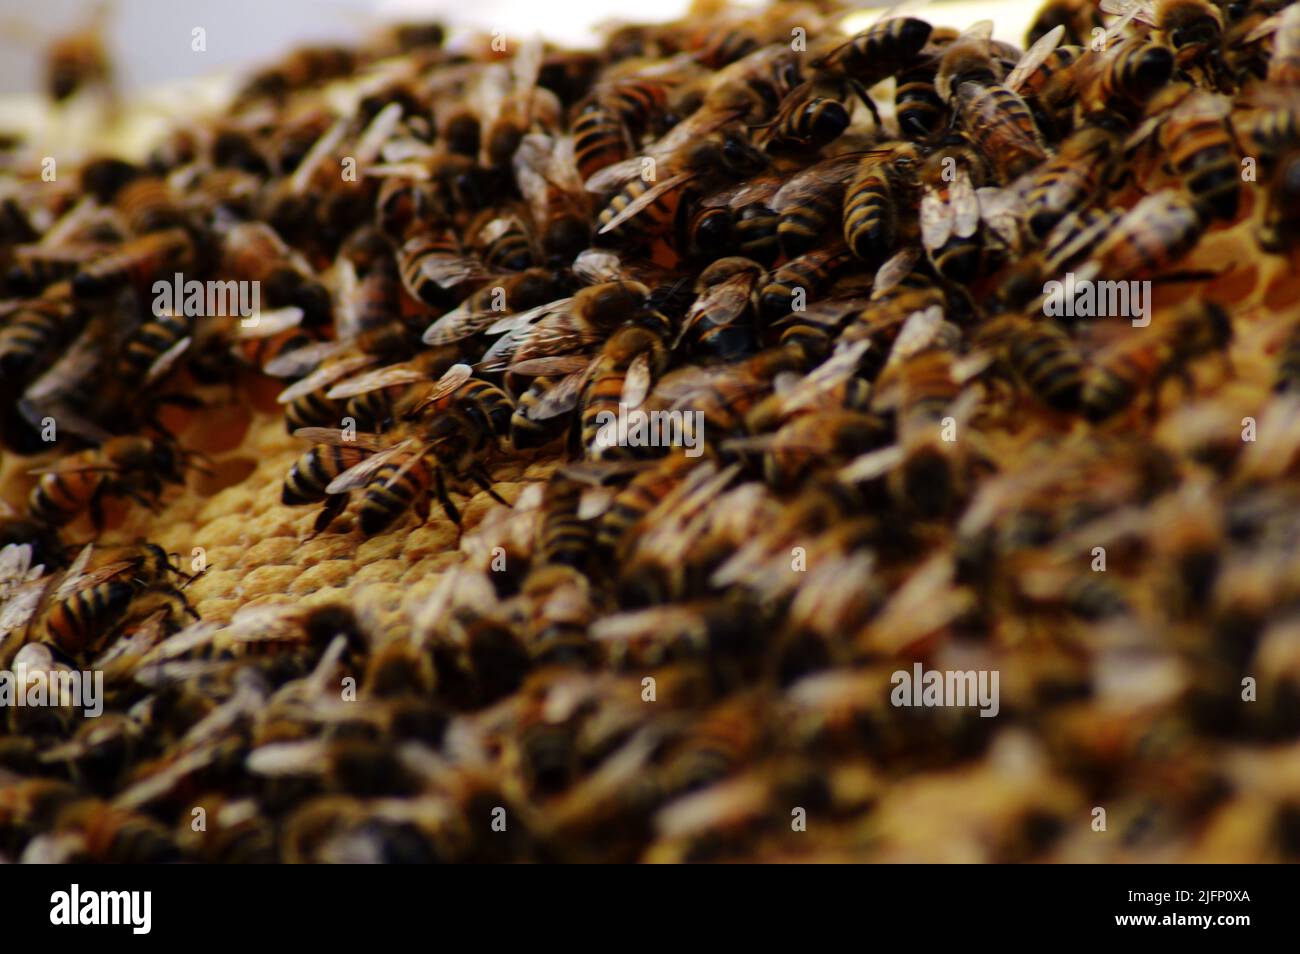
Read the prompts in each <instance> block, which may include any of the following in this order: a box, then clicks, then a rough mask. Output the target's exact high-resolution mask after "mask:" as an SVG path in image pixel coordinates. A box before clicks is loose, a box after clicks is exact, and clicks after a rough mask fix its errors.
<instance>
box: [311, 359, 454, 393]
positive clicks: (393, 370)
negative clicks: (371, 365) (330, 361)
mask: <svg viewBox="0 0 1300 954" xmlns="http://www.w3.org/2000/svg"><path fill="white" fill-rule="evenodd" d="M427 380H429V376H428V375H427V374H425V373H424V372H423V371H421V370H420V369H419V368H418V367H414V366H412V364H411V363H410V362H405V361H404V362H402V363H400V364H390V365H388V366H387V367H384V368H375V369H374V370H373V371H366V372H364V373H363V374H358V375H357V376H356V377H354V378H348V379H347V380H346V381H344V382H343V383H341V384H336V385H334V387H332V388H330V389H329V390H328V391H326V392H325V396H326V397H327V398H332V399H334V400H336V401H337V400H342V399H343V398H350V397H356V396H357V395H358V394H369V393H370V392H371V391H381V390H383V389H384V388H392V387H397V386H399V385H403V384H419V383H420V382H422V381H427Z"/></svg>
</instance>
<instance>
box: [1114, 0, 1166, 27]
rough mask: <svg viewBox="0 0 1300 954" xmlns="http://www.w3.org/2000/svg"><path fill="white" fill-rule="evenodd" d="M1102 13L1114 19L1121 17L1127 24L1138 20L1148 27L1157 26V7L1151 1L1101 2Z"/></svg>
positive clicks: (1122, 0) (1120, 0)
mask: <svg viewBox="0 0 1300 954" xmlns="http://www.w3.org/2000/svg"><path fill="white" fill-rule="evenodd" d="M1101 12H1102V13H1106V14H1109V15H1110V16H1113V17H1121V18H1122V19H1123V22H1124V23H1125V24H1127V23H1128V22H1129V20H1132V19H1137V20H1139V21H1141V22H1142V23H1145V24H1146V25H1147V26H1156V25H1157V22H1158V18H1157V16H1156V6H1155V4H1154V3H1151V2H1150V0H1101Z"/></svg>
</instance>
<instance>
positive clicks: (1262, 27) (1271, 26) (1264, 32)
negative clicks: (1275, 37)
mask: <svg viewBox="0 0 1300 954" xmlns="http://www.w3.org/2000/svg"><path fill="white" fill-rule="evenodd" d="M1288 13H1289V15H1290V16H1291V17H1292V18H1293V19H1294V18H1296V17H1298V16H1300V14H1298V13H1297V12H1296V11H1295V8H1294V7H1287V8H1286V10H1283V11H1282V12H1281V13H1274V14H1273V15H1272V16H1270V17H1266V18H1265V19H1263V20H1261V21H1260V22H1259V23H1258V24H1257V25H1256V26H1255V28H1254V29H1253V30H1251V31H1250V32H1249V33H1247V34H1246V35H1245V36H1244V37H1242V39H1241V43H1242V45H1243V46H1249V45H1250V44H1251V43H1257V42H1258V41H1260V40H1262V39H1264V37H1266V36H1268V35H1269V34H1271V33H1276V32H1277V30H1278V28H1279V27H1280V26H1281V25H1282V17H1283V16H1285V15H1288Z"/></svg>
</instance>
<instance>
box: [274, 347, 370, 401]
mask: <svg viewBox="0 0 1300 954" xmlns="http://www.w3.org/2000/svg"><path fill="white" fill-rule="evenodd" d="M378 360H379V359H378V358H377V357H376V356H375V355H370V354H356V355H349V356H348V357H344V358H339V359H338V360H336V361H331V362H329V363H328V364H326V365H323V366H321V367H319V368H317V369H316V370H315V371H313V372H312V373H311V374H309V375H307V377H305V378H303V379H302V380H301V381H295V382H294V383H293V384H291V385H289V386H288V387H287V388H285V389H284V390H283V391H281V392H280V393H279V395H278V396H277V397H276V401H277V402H279V403H280V404H289V403H291V402H293V401H296V400H298V398H300V397H305V396H306V395H308V394H311V393H312V392H313V391H319V390H321V389H322V388H324V387H325V386H326V385H327V384H332V383H333V382H335V381H337V380H338V379H339V378H345V377H347V376H348V375H349V374H351V373H352V372H353V371H358V370H360V369H361V368H364V367H365V366H366V365H369V364H374V363H375V362H376V361H378Z"/></svg>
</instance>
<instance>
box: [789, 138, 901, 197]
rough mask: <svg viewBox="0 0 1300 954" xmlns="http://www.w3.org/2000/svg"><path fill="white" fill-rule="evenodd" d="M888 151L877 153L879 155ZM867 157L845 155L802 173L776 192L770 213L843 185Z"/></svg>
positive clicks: (856, 153)
mask: <svg viewBox="0 0 1300 954" xmlns="http://www.w3.org/2000/svg"><path fill="white" fill-rule="evenodd" d="M889 151H890V150H881V152H883V153H888V152H889ZM868 155H870V153H866V152H848V153H844V154H842V155H839V156H834V157H833V158H830V159H825V160H823V161H822V162H819V163H817V164H816V165H815V166H812V167H811V168H809V169H806V170H804V171H803V172H801V173H799V174H798V175H796V176H795V177H794V178H793V179H791V180H790V181H789V182H787V183H786V184H785V185H783V186H781V188H780V189H778V190H777V192H776V195H774V196H773V197H772V201H771V203H770V205H771V208H772V211H773V212H784V211H786V210H787V209H789V208H791V207H793V206H796V205H801V204H803V203H805V202H806V201H807V200H808V198H809V197H810V196H813V195H815V194H817V193H818V192H819V191H821V190H824V189H827V188H837V187H839V186H842V185H844V184H845V183H847V182H848V181H849V180H850V179H852V178H853V176H854V174H855V173H856V172H857V170H858V165H859V164H860V163H861V162H862V160H863V159H864V158H866V157H867V156H868Z"/></svg>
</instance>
